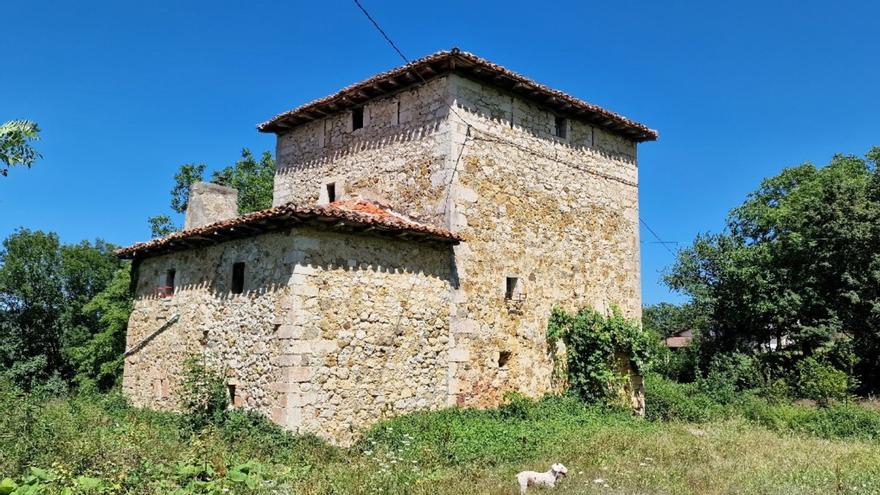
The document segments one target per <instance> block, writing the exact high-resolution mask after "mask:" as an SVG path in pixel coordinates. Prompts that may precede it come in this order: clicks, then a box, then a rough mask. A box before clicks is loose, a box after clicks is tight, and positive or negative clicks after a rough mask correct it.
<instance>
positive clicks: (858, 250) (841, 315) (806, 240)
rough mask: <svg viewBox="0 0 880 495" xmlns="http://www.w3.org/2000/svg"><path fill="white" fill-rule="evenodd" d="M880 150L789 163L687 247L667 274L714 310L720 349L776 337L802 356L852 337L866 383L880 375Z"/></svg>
mask: <svg viewBox="0 0 880 495" xmlns="http://www.w3.org/2000/svg"><path fill="white" fill-rule="evenodd" d="M878 158H880V149H878V148H874V149H873V150H871V152H870V153H868V155H867V159H862V158H859V157H856V156H844V155H837V156H835V157H834V158H833V159H832V160H831V162H830V163H829V164H828V165H827V166H825V167H821V168H817V167H815V166H814V165H812V164H804V165H800V166H797V167H791V168H786V169H784V170H783V171H782V172H781V173H780V174H779V175H777V176H775V177H771V178H768V179H765V180H764V181H763V182H762V183H761V185H760V187H759V188H758V189H757V190H756V191H754V192H753V193H751V194H750V195H749V196H748V198H747V199H746V201H745V202H744V203H743V204H742V205H740V206H739V207H737V208H734V209H733V210H731V212H730V214H729V215H728V219H727V230H726V232H724V233H721V234H704V235H700V236H698V237H697V239H696V240H695V241H694V243H693V244H692V245H691V246H690V247H689V248H687V249H685V250H683V251H682V252H681V253H680V254H679V257H678V259H677V260H676V262H675V264H674V266H673V267H672V269H671V270H670V271H669V272H668V273H667V275H666V282H667V283H668V284H669V285H670V287H672V288H673V289H675V290H678V291H681V292H683V293H685V294H687V295H689V296H690V297H691V299H692V304H693V305H694V306H695V308H697V309H698V310H699V311H704V312H705V313H706V314H707V315H709V318H710V320H711V326H712V338H711V341H712V342H711V344H712V345H713V346H715V349H716V351H717V352H730V351H735V350H739V351H743V352H754V350H755V347H756V346H757V345H762V344H767V343H769V342H770V340H771V339H774V338H775V339H777V342H781V341H783V339H785V340H787V341H789V342H791V343H792V345H791V346H790V347H788V348H786V349H778V352H787V353H789V354H792V353H794V358H795V359H800V358H803V357H810V356H814V355H818V356H822V355H825V354H828V355H833V354H834V353H835V352H837V349H839V347H840V344H841V342H843V341H845V340H848V339H852V341H853V343H854V345H853V348H854V349H855V351H856V353H857V354H858V358H859V359H858V364H857V366H856V368H857V371H858V373H860V374H861V375H862V376H861V383H862V384H865V385H867V386H871V385H873V386H874V387H877V386H878V384H880V382H878V380H877V379H878V378H880V175H878V174H880V173H878V170H877V160H878Z"/></svg>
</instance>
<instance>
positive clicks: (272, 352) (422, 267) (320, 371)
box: [123, 229, 451, 444]
mask: <svg viewBox="0 0 880 495" xmlns="http://www.w3.org/2000/svg"><path fill="white" fill-rule="evenodd" d="M449 249H450V248H448V247H432V246H430V245H426V244H418V243H415V242H408V241H401V240H392V239H386V238H376V237H370V236H364V235H349V234H341V233H331V232H325V231H319V230H313V229H296V230H293V231H290V232H283V233H277V234H263V235H260V236H257V237H252V238H247V239H241V240H236V241H229V242H225V243H222V244H218V245H216V246H212V247H209V248H203V249H196V250H192V251H187V252H181V253H173V254H168V255H163V256H157V257H155V258H148V259H146V260H144V261H143V262H142V263H141V264H140V266H139V268H138V274H139V279H138V284H137V299H136V303H135V309H134V312H133V313H132V316H131V319H130V321H129V329H128V341H127V348H128V349H132V348H135V347H136V346H138V344H139V343H141V342H142V340H143V339H144V338H145V337H148V336H150V335H151V334H152V333H153V332H155V330H156V329H158V328H160V327H161V326H162V325H163V324H164V323H165V322H167V321H168V320H169V319H170V318H172V317H173V316H174V315H179V316H180V319H179V321H178V322H177V323H175V324H173V325H170V326H169V327H168V329H167V330H166V331H164V332H162V333H160V334H158V335H156V336H155V337H154V338H152V339H151V340H149V341H148V342H147V343H146V344H145V345H143V347H142V348H141V349H140V350H138V351H136V352H134V353H133V354H132V355H131V356H129V357H128V358H127V359H126V363H125V364H126V365H125V376H124V381H123V388H124V390H125V392H126V394H127V395H128V396H129V397H130V398H131V399H132V401H133V403H134V404H136V405H138V406H149V407H155V408H160V409H175V408H176V406H177V404H178V400H179V396H178V392H179V384H180V379H181V372H182V370H183V363H184V361H185V360H186V359H187V358H188V357H190V356H199V357H200V358H203V359H205V361H206V362H208V363H209V364H210V365H211V366H212V367H214V368H215V369H218V370H221V372H222V373H223V374H224V375H225V376H226V379H227V383H228V384H230V385H232V386H234V390H235V397H234V403H235V407H242V408H245V409H253V410H258V411H261V412H263V413H265V414H267V415H268V416H270V417H271V418H272V419H273V420H274V421H276V422H278V423H280V424H282V425H284V426H286V427H287V428H289V429H292V430H294V431H300V432H311V433H315V434H318V435H319V436H322V437H324V438H328V439H330V440H333V441H336V442H338V443H342V444H347V443H350V442H351V441H352V440H353V438H354V434H355V432H356V431H360V430H362V429H364V428H366V427H368V426H369V425H370V424H372V423H373V422H375V421H376V420H378V419H380V418H382V417H386V416H390V415H396V414H400V413H404V412H411V411H414V410H420V409H429V408H436V407H440V406H443V405H445V404H446V403H447V395H446V394H447V367H446V362H447V356H446V354H447V351H448V347H449V338H448V315H449V311H450V302H449V297H450V292H451V287H450V283H451V282H450V278H451V277H450V273H449V257H450V252H449ZM237 262H244V263H245V285H244V292H243V293H242V294H231V293H230V282H231V276H232V275H231V266H232V264H233V263H237ZM169 269H174V270H175V271H176V278H175V280H176V285H177V287H176V289H175V292H174V295H173V297H158V296H156V295H155V288H156V287H157V286H161V285H164V283H165V278H164V277H165V274H166V271H167V270H169ZM414 293H418V294H419V297H418V298H413V297H412V294H414Z"/></svg>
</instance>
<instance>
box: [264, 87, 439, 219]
mask: <svg viewBox="0 0 880 495" xmlns="http://www.w3.org/2000/svg"><path fill="white" fill-rule="evenodd" d="M446 84H447V79H446V78H438V79H435V80H432V81H429V82H428V84H426V85H423V86H419V87H416V88H412V89H407V90H404V91H401V92H399V93H396V94H394V95H392V96H388V97H384V98H379V99H376V100H373V101H371V102H369V103H367V104H366V105H365V106H364V107H363V111H364V119H363V120H364V127H363V128H361V129H357V130H353V129H352V112H351V111H347V112H342V113H339V114H336V115H331V116H329V117H326V118H324V119H320V120H316V121H313V122H311V123H308V124H304V125H301V126H298V127H296V128H294V129H292V130H290V131H289V132H287V133H285V134H283V135H280V136H279V137H278V141H277V146H276V157H277V172H276V175H275V194H274V201H273V202H274V204H275V205H279V204H283V203H286V202H290V201H294V202H296V203H301V204H305V203H315V202H319V201H323V200H325V199H326V198H325V196H324V191H325V187H324V186H325V184H327V183H331V182H332V183H335V188H336V193H337V197H345V196H348V195H350V193H352V192H357V193H358V194H359V195H361V196H363V197H365V198H367V199H378V200H382V201H386V202H389V203H391V204H393V205H395V206H396V208H397V209H398V211H399V212H400V213H403V214H405V215H408V216H410V217H413V218H417V219H423V220H430V219H436V218H438V217H439V215H441V214H442V211H443V209H442V206H441V205H442V202H443V201H444V200H445V199H446V198H445V196H444V193H445V192H446V187H445V185H446V184H447V183H448V180H446V175H444V174H445V168H446V165H447V160H448V156H449V140H448V134H449V127H448V118H447V113H448V111H449V101H448V100H449V92H448V89H447V87H446Z"/></svg>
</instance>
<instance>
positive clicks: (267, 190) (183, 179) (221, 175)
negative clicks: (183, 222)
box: [147, 148, 275, 238]
mask: <svg viewBox="0 0 880 495" xmlns="http://www.w3.org/2000/svg"><path fill="white" fill-rule="evenodd" d="M206 168H207V165H205V164H204V163H186V164H184V165H181V166H180V169H179V170H178V171H177V173H176V174H175V175H174V187H173V188H172V189H171V209H172V210H173V211H175V212H177V213H185V212H186V207H187V205H188V204H189V188H190V186H192V185H193V184H195V183H196V182H201V181H204V180H205V170H206ZM274 181H275V159H274V158H273V157H272V153H271V152H269V151H264V152H263V154H262V156H260V159H259V160H257V159H256V158H255V157H254V155H253V153H251V151H250V150H249V149H247V148H244V149H242V150H241V158H239V159H238V160H237V161H236V162H235V163H234V164H232V165H230V166H228V167H225V168H223V169H220V170H215V171H213V172H212V173H211V182H214V183H216V184H221V185H224V186H229V187H233V188H235V189H237V190H238V214H239V215H243V214H245V213H251V212H254V211H259V210H264V209H266V208H270V207H271V206H272V194H273V188H274ZM147 221H148V223H149V225H150V234H151V235H152V237H153V238H158V237H164V236H166V235H168V234H170V233H172V232H174V231H176V230H179V228H178V227H177V226H176V225H175V224H174V222H173V221H172V219H171V217H169V216H168V215H156V216H153V217H150V218H148V219H147Z"/></svg>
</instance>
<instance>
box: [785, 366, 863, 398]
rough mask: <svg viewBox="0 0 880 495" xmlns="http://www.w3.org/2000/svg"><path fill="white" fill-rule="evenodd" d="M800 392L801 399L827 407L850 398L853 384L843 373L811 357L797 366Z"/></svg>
mask: <svg viewBox="0 0 880 495" xmlns="http://www.w3.org/2000/svg"><path fill="white" fill-rule="evenodd" d="M797 375H798V377H797V378H798V391H799V393H800V395H801V397H804V398H807V399H812V400H815V401H816V402H818V403H819V404H820V405H823V406H827V405H828V404H830V403H832V402H835V401H844V400H846V399H847V398H848V397H849V394H850V390H851V389H852V383H851V382H850V377H849V376H848V375H847V374H846V373H845V372H843V371H840V370H838V369H835V368H834V367H833V366H831V365H829V364H827V363H821V362H819V361H818V360H816V359H815V358H812V357H809V358H806V359H804V360H802V361H800V362H799V363H798V364H797Z"/></svg>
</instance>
